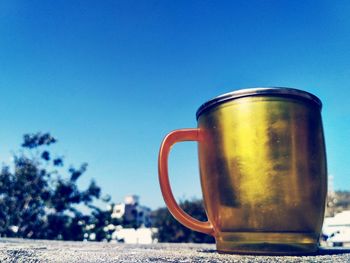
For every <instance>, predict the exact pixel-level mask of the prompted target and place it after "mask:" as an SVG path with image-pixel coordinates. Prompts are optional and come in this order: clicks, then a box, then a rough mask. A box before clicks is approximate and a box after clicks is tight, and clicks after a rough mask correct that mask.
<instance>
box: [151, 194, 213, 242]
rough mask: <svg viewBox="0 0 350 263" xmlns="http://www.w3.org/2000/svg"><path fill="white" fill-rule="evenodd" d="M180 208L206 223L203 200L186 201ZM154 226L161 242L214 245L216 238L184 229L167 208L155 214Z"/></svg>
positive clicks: (160, 209)
mask: <svg viewBox="0 0 350 263" xmlns="http://www.w3.org/2000/svg"><path fill="white" fill-rule="evenodd" d="M180 206H181V208H182V209H183V210H185V211H186V212H187V213H188V214H190V215H191V216H193V217H194V218H196V219H198V220H200V221H206V220H207V216H206V214H205V211H204V208H203V203H202V201H201V200H192V201H189V200H186V201H183V202H180ZM152 218H153V221H154V226H155V227H157V228H158V234H157V236H156V238H158V240H159V242H192V243H213V242H214V238H213V237H211V236H208V235H206V234H203V233H199V232H195V231H192V230H190V229H188V228H187V227H184V226H183V225H181V224H180V223H179V222H177V221H176V219H174V217H173V216H172V215H171V214H170V212H169V211H168V209H167V208H159V209H158V210H156V211H154V212H153V216H152Z"/></svg>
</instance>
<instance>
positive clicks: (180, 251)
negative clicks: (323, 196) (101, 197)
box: [0, 239, 350, 263]
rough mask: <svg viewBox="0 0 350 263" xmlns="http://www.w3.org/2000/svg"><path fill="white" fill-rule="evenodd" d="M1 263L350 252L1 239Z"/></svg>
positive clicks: (347, 257) (325, 257)
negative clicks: (250, 251) (247, 251)
mask: <svg viewBox="0 0 350 263" xmlns="http://www.w3.org/2000/svg"><path fill="white" fill-rule="evenodd" d="M0 262H28V263H31V262H107V263H108V262H142V263H143V262H322V263H325V262H339V263H343V262H350V250H349V249H347V250H335V249H333V250H331V249H323V250H320V252H319V253H318V254H317V255H315V256H250V255H222V254H218V253H217V252H216V251H215V246H214V245H206V244H200V245H198V244H154V245H126V244H111V243H95V242H88V243H84V242H63V241H46V240H35V241H33V240H23V239H0Z"/></svg>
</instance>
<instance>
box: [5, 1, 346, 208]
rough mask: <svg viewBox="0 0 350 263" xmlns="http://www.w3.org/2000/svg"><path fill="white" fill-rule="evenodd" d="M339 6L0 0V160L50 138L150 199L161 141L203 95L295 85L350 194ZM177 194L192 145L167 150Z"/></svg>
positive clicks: (101, 179)
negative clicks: (316, 102)
mask: <svg viewBox="0 0 350 263" xmlns="http://www.w3.org/2000/svg"><path fill="white" fill-rule="evenodd" d="M349 13H350V2H349V1H322V0H321V1H204V0H202V1H168V0H164V1H151V0H149V1H142V0H140V1H132V0H128V1H127V0H125V1H35V0H34V1H16V0H14V1H6V0H5V1H1V2H0V99H1V103H0V112H1V115H0V123H1V129H0V146H1V147H0V161H2V162H6V163H8V162H9V160H10V156H11V152H13V151H16V150H17V149H18V148H19V144H20V142H21V140H22V135H23V134H24V133H28V132H36V131H43V132H46V131H48V132H50V133H51V134H53V135H54V136H55V137H57V138H58V140H59V143H58V144H57V145H56V146H54V147H53V149H52V151H53V152H56V153H58V154H63V155H64V156H65V160H66V164H68V165H69V164H75V165H77V166H78V165H79V164H80V163H82V162H88V163H89V167H88V171H87V172H86V174H84V176H83V177H82V178H81V183H80V184H81V187H84V186H86V185H87V184H88V182H89V181H90V179H91V178H95V180H96V181H97V183H98V184H99V185H100V186H101V187H102V189H103V191H104V192H105V193H108V194H110V195H111V196H112V197H113V200H114V201H115V202H118V201H122V199H123V196H124V195H126V194H130V193H136V194H139V195H140V196H141V202H142V203H144V204H146V205H148V206H150V207H152V208H156V207H159V206H163V205H164V203H163V200H162V197H161V194H160V190H159V186H158V180H157V155H158V149H159V145H160V142H161V140H162V138H163V137H164V136H165V134H166V133H167V132H169V131H171V130H173V129H177V128H184V127H196V119H195V112H196V110H197V109H198V107H199V106H200V105H201V104H202V103H203V102H205V101H207V100H208V99H211V98H212V97H215V96H217V95H219V94H222V93H226V92H229V91H232V90H236V89H240V88H246V87H256V86H287V87H294V88H299V89H303V90H307V91H309V92H312V93H314V94H315V95H317V96H318V97H319V98H320V99H321V100H322V101H323V104H324V107H323V111H322V114H323V121H324V129H325V135H326V145H327V156H328V170H329V174H331V175H333V176H334V187H335V189H344V190H345V189H347V190H350V179H349V178H350V169H349V164H348V163H349V161H350V159H349V149H350V103H349V101H350V98H349V96H350V89H349V88H350V78H349V76H350V48H349V46H350V16H349ZM169 165H170V175H171V182H172V184H173V190H174V193H175V196H176V197H177V198H178V199H181V198H191V197H200V196H201V191H200V183H199V175H198V162H197V148H196V144H195V143H183V144H179V145H176V146H175V147H174V148H173V152H172V155H171V157H170V164H169Z"/></svg>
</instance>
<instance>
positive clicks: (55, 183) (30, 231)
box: [0, 133, 101, 240]
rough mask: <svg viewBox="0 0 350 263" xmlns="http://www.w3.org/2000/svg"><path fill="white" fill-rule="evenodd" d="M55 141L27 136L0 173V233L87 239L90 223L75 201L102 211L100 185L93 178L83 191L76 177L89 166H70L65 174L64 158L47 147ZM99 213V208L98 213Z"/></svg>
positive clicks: (46, 137)
mask: <svg viewBox="0 0 350 263" xmlns="http://www.w3.org/2000/svg"><path fill="white" fill-rule="evenodd" d="M56 142H57V140H56V139H55V138H54V137H52V136H51V135H50V134H49V133H35V134H25V135H24V137H23V143H22V145H21V146H22V150H21V151H20V152H19V153H18V154H15V155H14V158H13V159H14V163H13V167H12V168H13V169H11V167H10V166H8V165H3V167H2V169H1V171H0V235H1V236H6V237H23V238H45V239H64V240H83V238H84V229H85V226H86V225H87V224H89V223H90V222H91V221H96V218H92V217H91V216H90V215H84V214H83V213H81V212H80V211H79V209H77V208H76V207H77V205H79V204H80V205H81V204H82V205H84V206H86V207H88V208H90V209H92V210H94V211H101V210H100V209H99V208H97V207H95V206H94V205H93V202H94V200H97V199H100V198H101V189H100V187H99V186H98V185H97V184H96V183H95V181H91V183H90V185H89V186H88V188H87V189H86V190H83V191H81V190H79V189H78V186H77V180H78V179H79V178H80V177H81V175H82V174H84V172H85V171H86V169H87V164H86V163H83V164H82V165H81V166H80V167H79V168H74V167H70V168H69V169H68V171H67V173H68V175H69V176H68V178H66V177H64V176H63V174H62V170H64V162H63V158H62V157H55V158H52V155H51V153H50V152H49V151H48V147H49V146H50V145H51V144H54V143H56ZM95 215H98V212H97V213H96V212H95Z"/></svg>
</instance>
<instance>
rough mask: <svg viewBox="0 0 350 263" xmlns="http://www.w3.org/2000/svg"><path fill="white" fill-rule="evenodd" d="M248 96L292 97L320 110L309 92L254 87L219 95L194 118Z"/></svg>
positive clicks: (319, 103) (203, 106)
mask: <svg viewBox="0 0 350 263" xmlns="http://www.w3.org/2000/svg"><path fill="white" fill-rule="evenodd" d="M250 96H281V97H293V98H298V99H303V100H307V101H309V102H312V103H314V104H316V105H317V106H318V107H319V109H320V110H321V108H322V102H321V100H320V99H319V98H318V97H317V96H315V95H313V94H312V93H310V92H307V91H304V90H300V89H295V88H287V87H256V88H246V89H239V90H235V91H231V92H228V93H225V94H222V95H219V96H217V97H215V98H213V99H211V100H208V101H207V102H205V103H203V104H202V105H201V106H200V107H199V108H198V110H197V113H196V118H197V120H198V118H199V116H200V115H201V114H202V113H204V112H205V111H207V110H208V109H211V108H213V107H215V106H217V105H219V104H222V103H224V102H227V101H231V100H234V99H238V98H243V97H250Z"/></svg>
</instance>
